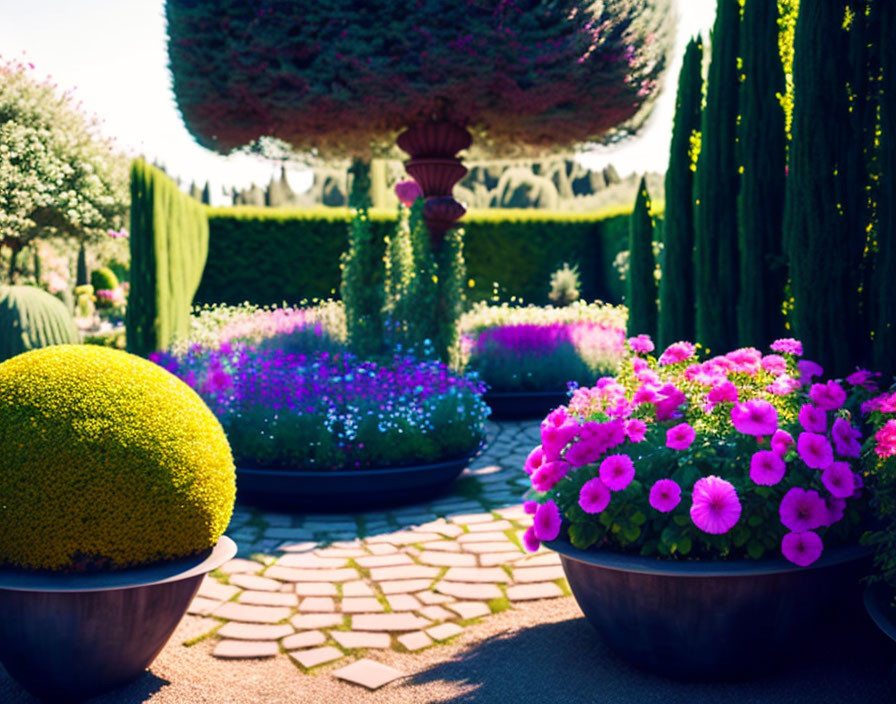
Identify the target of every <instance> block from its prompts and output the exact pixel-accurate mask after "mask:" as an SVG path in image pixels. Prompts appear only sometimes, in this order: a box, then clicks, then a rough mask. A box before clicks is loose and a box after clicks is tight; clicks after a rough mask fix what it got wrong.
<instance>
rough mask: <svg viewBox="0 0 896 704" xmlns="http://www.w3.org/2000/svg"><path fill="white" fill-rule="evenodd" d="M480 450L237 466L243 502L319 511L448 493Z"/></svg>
mask: <svg viewBox="0 0 896 704" xmlns="http://www.w3.org/2000/svg"><path fill="white" fill-rule="evenodd" d="M476 454H477V453H473V454H470V455H467V456H465V457H461V458H459V459H453V460H448V461H445V462H435V463H432V464H420V465H414V466H410V467H390V468H385V469H358V470H353V471H352V470H348V471H335V472H328V471H300V470H280V469H248V468H240V467H237V470H236V491H237V501H239V502H241V503H246V504H252V505H256V506H265V507H269V508H279V509H286V510H290V509H292V510H301V511H308V512H315V513H316V512H325V511H338V512H340V513H345V512H346V511H353V510H366V509H370V508H382V507H384V506H395V505H398V504H406V503H413V502H416V501H423V500H425V499H429V498H432V497H433V496H436V495H437V494H440V493H442V492H444V491H445V490H446V489H447V488H448V487H449V486H450V485H451V483H452V482H453V481H454V480H455V479H457V477H458V476H459V475H460V473H461V472H463V471H464V469H466V468H467V466H468V465H469V464H470V460H472V459H473V458H474V457H475V456H476Z"/></svg>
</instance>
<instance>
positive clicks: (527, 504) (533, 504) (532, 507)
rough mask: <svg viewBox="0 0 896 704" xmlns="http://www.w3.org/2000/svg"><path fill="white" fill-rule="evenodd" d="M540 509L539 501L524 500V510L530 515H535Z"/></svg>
mask: <svg viewBox="0 0 896 704" xmlns="http://www.w3.org/2000/svg"><path fill="white" fill-rule="evenodd" d="M537 509H538V502H537V501H524V502H523V512H524V513H527V514H529V515H530V516H534V515H535V511H536V510H537Z"/></svg>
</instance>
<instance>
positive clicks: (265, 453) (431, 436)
mask: <svg viewBox="0 0 896 704" xmlns="http://www.w3.org/2000/svg"><path fill="white" fill-rule="evenodd" d="M293 332H294V331H293ZM308 332H309V331H306V333H308ZM310 334H311V335H312V336H315V335H316V336H317V337H321V338H322V337H324V335H323V333H322V332H320V328H319V327H316V328H312V330H311V331H310ZM264 342H265V345H264V346H261V345H259V346H255V345H250V344H247V343H243V342H237V343H229V342H225V343H223V344H221V345H220V346H219V347H217V348H214V347H211V348H210V347H204V346H201V345H198V344H197V345H193V346H191V347H189V348H188V349H187V350H186V351H185V352H182V353H180V354H171V353H156V354H154V355H153V356H152V357H151V358H152V359H153V361H155V362H157V363H158V364H160V365H162V366H163V367H165V368H166V369H168V370H169V371H171V372H172V373H173V374H175V375H176V376H178V377H179V378H181V379H183V380H184V381H185V382H186V383H188V384H189V385H190V386H191V387H193V388H194V389H195V390H196V391H197V392H198V393H199V394H200V396H202V398H203V399H204V400H205V401H206V403H208V405H209V407H210V408H211V409H212V411H213V412H214V413H215V415H216V416H217V417H218V419H219V420H220V421H221V424H222V425H223V427H224V430H225V432H226V433H227V437H228V439H229V440H230V443H231V446H232V448H233V452H234V456H235V459H236V462H237V464H238V465H239V466H241V467H245V468H266V469H284V470H320V471H327V470H346V469H357V470H364V469H369V468H379V467H398V466H407V465H416V464H425V463H430V462H436V461H440V460H446V459H454V458H459V457H463V456H466V455H468V454H470V453H472V452H475V451H476V450H477V449H478V448H479V447H480V445H481V443H482V441H483V438H484V426H485V418H486V416H487V414H488V408H487V406H486V405H485V404H484V402H483V401H482V399H481V394H482V393H483V391H484V387H483V385H482V384H481V382H478V381H476V380H475V379H474V378H472V377H468V376H464V375H460V374H457V373H455V372H452V371H451V370H450V369H448V368H447V367H446V366H445V365H444V364H441V363H438V362H430V361H426V362H422V361H419V360H416V359H414V358H412V357H409V356H401V355H396V356H395V357H393V358H392V359H391V360H386V361H383V362H370V361H363V360H360V359H358V358H356V357H355V356H353V355H351V354H349V353H347V352H341V351H337V352H333V351H329V350H326V349H319V348H318V349H316V350H314V351H311V352H308V353H303V352H297V351H295V350H294V349H293V348H292V347H289V348H287V349H281V348H278V347H276V346H274V345H273V344H271V340H265V341H264Z"/></svg>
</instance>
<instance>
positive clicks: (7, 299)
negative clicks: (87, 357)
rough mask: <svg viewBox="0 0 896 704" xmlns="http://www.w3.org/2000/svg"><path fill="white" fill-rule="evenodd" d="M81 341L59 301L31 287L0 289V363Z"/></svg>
mask: <svg viewBox="0 0 896 704" xmlns="http://www.w3.org/2000/svg"><path fill="white" fill-rule="evenodd" d="M80 341H81V338H80V336H79V335H78V328H77V327H75V321H74V319H73V318H72V314H71V313H70V312H69V311H68V308H66V307H65V304H64V303H63V302H62V301H60V300H59V299H58V298H56V297H55V296H53V295H51V294H49V293H47V292H46V291H43V290H41V289H39V288H35V287H34V286H0V362H2V361H3V360H4V359H9V358H10V357H14V356H16V355H17V354H21V353H22V352H27V351H28V350H33V349H37V348H39V347H48V346H50V345H63V344H76V343H78V342H80Z"/></svg>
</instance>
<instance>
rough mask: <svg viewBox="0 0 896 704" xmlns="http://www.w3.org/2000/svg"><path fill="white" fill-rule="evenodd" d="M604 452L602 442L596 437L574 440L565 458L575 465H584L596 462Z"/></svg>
mask: <svg viewBox="0 0 896 704" xmlns="http://www.w3.org/2000/svg"><path fill="white" fill-rule="evenodd" d="M604 452H605V450H604V449H603V445H602V444H601V443H599V442H598V441H596V440H595V439H594V438H589V439H587V440H578V441H577V442H574V443H573V444H572V446H570V447H569V449H567V450H566V452H565V453H564V455H563V459H564V460H566V461H567V462H569V464H571V465H572V466H573V467H584V466H585V465H586V464H591V463H592V462H596V461H597V460H598V459H599V458H600V456H601V455H602V454H604Z"/></svg>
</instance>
